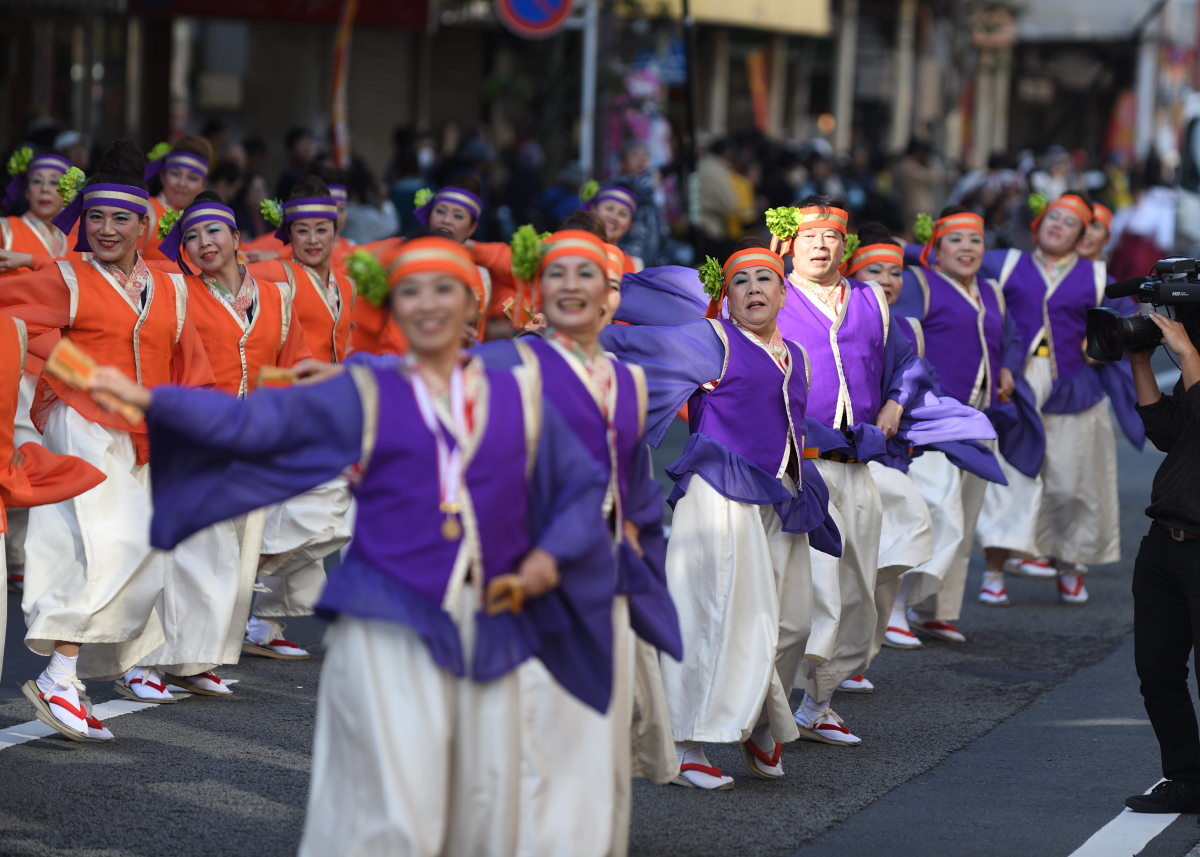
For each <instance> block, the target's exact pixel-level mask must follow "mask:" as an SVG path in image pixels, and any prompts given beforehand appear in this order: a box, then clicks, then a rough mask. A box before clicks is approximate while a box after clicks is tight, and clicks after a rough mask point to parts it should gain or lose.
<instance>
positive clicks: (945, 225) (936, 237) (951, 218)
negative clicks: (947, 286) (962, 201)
mask: <svg viewBox="0 0 1200 857" xmlns="http://www.w3.org/2000/svg"><path fill="white" fill-rule="evenodd" d="M962 231H969V232H978V233H979V234H980V235H983V234H984V231H983V218H982V217H980V216H979V215H978V214H974V213H972V212H970V211H963V212H959V213H958V214H948V215H946V216H945V217H942V218H939V219H938V220H937V221H935V222H934V224H933V234H932V235H930V236H929V243H928V244H926V245H925V249H923V250H922V251H921V260H920V261H921V264H922V265H928V264H929V253H930V251H931V250H933V248H934V247H936V246H937V243H938V242H939V241H941V240H942V238H943V236H945V235H948V234H949V233H951V232H962Z"/></svg>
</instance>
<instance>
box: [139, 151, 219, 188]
mask: <svg viewBox="0 0 1200 857" xmlns="http://www.w3.org/2000/svg"><path fill="white" fill-rule="evenodd" d="M168 167H183V168H184V169H185V170H191V171H192V172H194V173H196V174H197V175H198V176H200V177H201V178H207V177H208V161H206V160H204V158H202V157H200V156H199V155H196V154H193V153H192V152H171V153H169V154H168V155H166V156H165V157H162V158H159V159H158V160H157V161H147V162H146V173H145V179H146V183H147V184H149V183H150V182H151V181H153V180H154V179H156V178H158V175H159V173H161V172H162V171H163V170H165V169H167V168H168Z"/></svg>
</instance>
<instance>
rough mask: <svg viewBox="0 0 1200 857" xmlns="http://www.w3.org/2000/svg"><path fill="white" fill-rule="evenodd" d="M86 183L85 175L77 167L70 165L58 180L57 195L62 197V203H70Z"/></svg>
mask: <svg viewBox="0 0 1200 857" xmlns="http://www.w3.org/2000/svg"><path fill="white" fill-rule="evenodd" d="M85 184H87V176H86V175H85V174H84V172H83V170H81V169H79V167H71V168H70V169H69V170H67V171H66V172H65V173H63V174H62V178H60V179H59V180H58V195H59V196H61V197H62V200H63V205H70V204H71V202H72V201H73V200H74V199H75V197H76V196H77V195H78V193H79V192H80V191H81V190H83V186H84V185H85Z"/></svg>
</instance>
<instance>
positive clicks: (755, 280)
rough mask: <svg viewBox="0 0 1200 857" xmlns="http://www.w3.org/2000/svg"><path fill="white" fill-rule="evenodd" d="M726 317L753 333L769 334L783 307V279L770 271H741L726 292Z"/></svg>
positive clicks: (761, 268)
mask: <svg viewBox="0 0 1200 857" xmlns="http://www.w3.org/2000/svg"><path fill="white" fill-rule="evenodd" d="M726 294H727V295H728V297H729V317H730V318H732V319H733V320H734V321H736V322H737V323H738V324H739V325H741V326H742V327H744V328H746V329H747V330H750V331H753V332H755V333H760V332H765V331H770V330H771V329H772V328H774V327H775V319H776V318H777V317H778V316H779V310H780V309H781V308H782V307H783V299H784V295H785V292H784V290H783V279H782V278H781V277H780V276H779V274H777V273H776V272H775V271H773V270H771V269H770V268H765V267H758V268H743V269H742V270H740V271H738V272H737V273H736V274H734V275H733V279H732V280H730V281H729V288H728V289H727V290H726Z"/></svg>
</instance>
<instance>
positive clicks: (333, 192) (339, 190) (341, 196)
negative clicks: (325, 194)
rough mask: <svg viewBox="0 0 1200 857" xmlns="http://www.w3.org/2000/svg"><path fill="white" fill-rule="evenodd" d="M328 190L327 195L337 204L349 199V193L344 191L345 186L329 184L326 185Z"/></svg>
mask: <svg viewBox="0 0 1200 857" xmlns="http://www.w3.org/2000/svg"><path fill="white" fill-rule="evenodd" d="M328 188H329V195H330V196H332V197H333V198H334V199H335V200H337V201H338V202H345V201H346V200H348V199H350V192H349V191H348V190H346V186H345V185H344V184H331V185H328Z"/></svg>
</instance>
